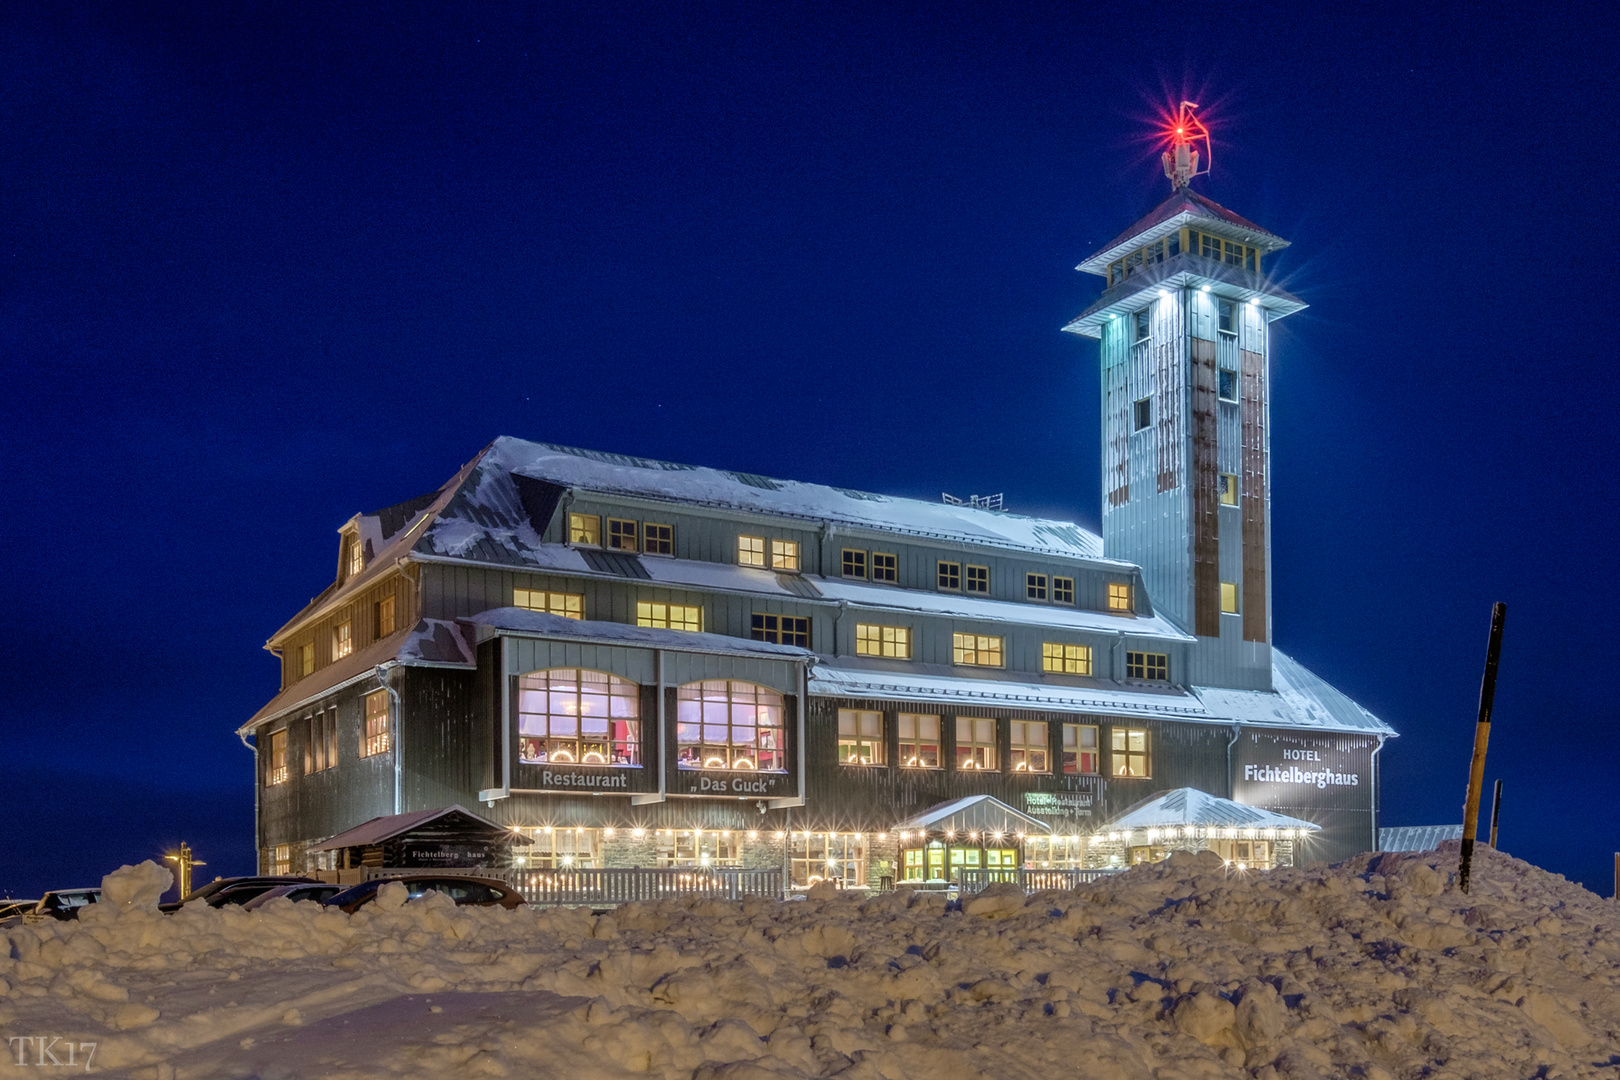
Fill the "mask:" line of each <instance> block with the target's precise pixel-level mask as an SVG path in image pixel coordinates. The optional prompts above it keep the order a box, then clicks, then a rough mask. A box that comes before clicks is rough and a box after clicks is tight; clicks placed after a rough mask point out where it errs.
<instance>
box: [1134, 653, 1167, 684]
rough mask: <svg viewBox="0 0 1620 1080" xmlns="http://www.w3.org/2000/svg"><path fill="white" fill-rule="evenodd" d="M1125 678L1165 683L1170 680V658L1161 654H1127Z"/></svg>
mask: <svg viewBox="0 0 1620 1080" xmlns="http://www.w3.org/2000/svg"><path fill="white" fill-rule="evenodd" d="M1125 677H1126V678H1127V679H1148V680H1151V681H1154V682H1165V681H1166V680H1168V679H1169V678H1170V657H1169V656H1167V655H1165V654H1164V653H1162V652H1128V653H1126V654H1125Z"/></svg>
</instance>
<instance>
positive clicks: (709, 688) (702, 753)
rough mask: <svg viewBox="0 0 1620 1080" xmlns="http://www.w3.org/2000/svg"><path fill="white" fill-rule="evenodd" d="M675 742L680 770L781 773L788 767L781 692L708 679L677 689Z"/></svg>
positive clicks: (725, 680)
mask: <svg viewBox="0 0 1620 1080" xmlns="http://www.w3.org/2000/svg"><path fill="white" fill-rule="evenodd" d="M675 697H676V700H675V719H676V724H675V743H676V758H677V763H678V764H679V765H680V767H681V768H683V769H738V770H753V771H776V772H780V771H782V770H783V769H786V768H787V750H786V747H787V727H786V721H785V720H784V718H783V717H784V711H783V699H782V695H781V694H779V693H777V692H776V691H775V690H771V689H769V688H767V687H764V686H755V685H754V684H753V683H746V682H734V681H731V680H729V679H710V680H708V681H706V682H699V683H691V684H689V685H686V686H683V687H681V688H680V690H679V691H678V692H677V693H676V696H675Z"/></svg>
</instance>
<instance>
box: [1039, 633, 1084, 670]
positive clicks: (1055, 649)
mask: <svg viewBox="0 0 1620 1080" xmlns="http://www.w3.org/2000/svg"><path fill="white" fill-rule="evenodd" d="M1041 670H1042V671H1050V672H1054V673H1056V674H1058V675H1090V674H1091V646H1090V645H1063V644H1060V643H1058V642H1055V641H1047V642H1043V643H1042V644H1041Z"/></svg>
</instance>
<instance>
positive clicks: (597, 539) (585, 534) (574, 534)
mask: <svg viewBox="0 0 1620 1080" xmlns="http://www.w3.org/2000/svg"><path fill="white" fill-rule="evenodd" d="M568 542H569V543H570V544H592V545H596V544H600V543H601V542H602V519H601V518H600V517H598V516H597V515H596V514H569V515H568Z"/></svg>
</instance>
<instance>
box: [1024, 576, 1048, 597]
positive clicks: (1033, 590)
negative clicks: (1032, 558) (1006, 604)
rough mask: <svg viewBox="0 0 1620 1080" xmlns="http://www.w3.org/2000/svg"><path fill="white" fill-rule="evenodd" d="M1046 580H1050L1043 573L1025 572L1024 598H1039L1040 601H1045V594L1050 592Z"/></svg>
mask: <svg viewBox="0 0 1620 1080" xmlns="http://www.w3.org/2000/svg"><path fill="white" fill-rule="evenodd" d="M1048 581H1050V578H1048V577H1047V576H1046V575H1045V574H1035V573H1025V574H1024V599H1026V600H1039V601H1041V602H1042V603H1045V602H1046V601H1047V596H1048V594H1049V593H1050V586H1049V585H1048V584H1047V583H1048Z"/></svg>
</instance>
